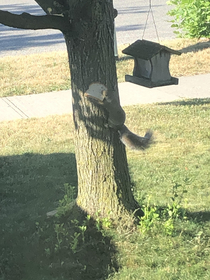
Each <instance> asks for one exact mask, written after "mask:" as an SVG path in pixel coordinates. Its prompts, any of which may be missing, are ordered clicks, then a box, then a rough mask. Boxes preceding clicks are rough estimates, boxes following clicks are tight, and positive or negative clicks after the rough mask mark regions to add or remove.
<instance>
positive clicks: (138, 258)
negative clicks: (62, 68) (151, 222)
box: [0, 99, 210, 280]
mask: <svg viewBox="0 0 210 280" xmlns="http://www.w3.org/2000/svg"><path fill="white" fill-rule="evenodd" d="M125 110H126V113H127V119H126V124H127V126H128V127H129V128H130V129H131V130H132V131H133V132H135V133H138V134H140V135H143V133H144V132H145V131H146V130H147V129H148V128H151V129H152V130H153V131H154V137H155V139H154V144H153V145H152V146H151V147H150V148H149V149H148V150H146V151H144V152H134V151H130V150H128V162H129V168H130V174H131V178H132V181H133V191H134V194H135V197H136V200H137V201H138V202H139V203H140V204H142V203H143V204H145V203H147V201H148V199H149V202H150V205H151V206H153V205H156V206H157V207H159V208H164V207H167V205H168V204H170V203H172V200H171V197H173V193H172V189H173V186H174V185H177V186H178V198H179V195H180V200H181V201H180V206H181V207H182V208H183V209H184V210H185V211H186V218H183V219H178V220H177V221H176V223H175V225H174V226H175V229H174V233H173V234H171V235H170V234H168V235H167V234H164V233H163V232H162V231H161V230H160V228H159V226H160V225H159V222H157V227H154V228H151V229H149V231H148V232H146V233H144V234H142V232H141V231H140V230H139V229H138V228H136V229H135V230H134V229H133V230H132V231H128V232H125V233H123V232H120V233H118V232H114V231H113V232H112V230H111V231H110V232H109V234H110V235H111V236H112V244H114V246H116V248H117V253H115V255H114V256H113V258H115V259H116V260H117V262H118V263H119V267H120V269H119V271H118V272H116V273H114V274H112V275H110V277H109V278H107V279H112V280H126V279H128V280H133V279H136V280H137V279H138V280H139V279H146V280H157V279H158V280H168V279H169V280H174V279H190V280H198V279H200V280H208V279H209V278H210V274H209V271H210V193H209V186H210V171H209V166H210V132H209V131H210V100H209V99H200V100H188V101H178V102H172V103H169V104H155V105H142V106H132V107H126V108H125ZM0 135H1V141H0V151H1V152H0V194H1V218H0V223H1V225H2V226H1V231H0V234H1V238H0V240H1V241H0V246H1V251H0V264H1V265H0V273H2V275H3V276H0V277H3V278H2V279H10V280H13V279H15V280H29V279H30V280H37V279H54V280H55V279H59V280H60V279H64V280H67V279H68V280H69V279H80V280H85V279H87V278H81V277H80V278H78V277H79V276H78V273H79V272H78V271H84V269H85V265H84V263H83V264H81V263H80V262H79V256H80V255H79V253H78V254H73V255H71V260H72V259H74V258H75V260H76V261H75V262H74V263H72V262H70V263H68V260H67V258H66V255H65V256H64V255H59V257H58V255H56V254H50V253H49V252H50V251H49V250H50V248H51V247H52V248H53V246H54V247H55V244H54V242H55V243H56V242H57V240H56V239H55V240H54V238H56V237H54V236H55V233H54V228H53V227H52V228H51V226H50V221H49V220H47V219H46V218H45V217H46V213H47V212H48V211H51V210H53V209H55V208H56V207H57V206H58V204H59V200H60V199H62V197H63V196H64V194H65V189H64V184H70V185H73V186H76V185H77V179H76V165H75V158H74V146H73V138H74V135H73V122H72V116H69V115H64V116H53V117H47V118H40V119H28V120H18V121H10V122H1V123H0ZM183 190H185V191H186V192H185V193H184V196H183V198H182V199H181V193H182V191H183ZM63 222H64V221H61V224H62V223H63ZM66 222H67V221H66V220H65V223H66ZM49 229H50V230H49ZM11 240H12V242H11ZM71 240H72V239H71ZM103 242H105V236H104V240H103V239H102V241H101V244H102V243H103ZM78 246H79V245H78ZM81 246H83V245H81ZM82 248H83V247H81V250H82ZM85 248H88V247H85ZM97 248H98V247H97ZM96 251H97V250H96ZM45 253H47V254H48V255H46V254H45ZM68 254H70V253H69V252H68ZM81 254H82V255H84V256H88V252H82V253H81ZM90 254H91V255H90V256H89V257H90V258H91V256H93V255H92V254H94V252H93V251H91V252H90ZM102 255H103V254H101V256H102ZM82 260H83V261H84V260H85V259H82ZM64 263H65V264H66V265H67V267H65V264H64ZM75 263H76V264H75ZM110 266H111V263H110ZM64 267H65V268H64ZM107 269H108V268H107ZM68 271H71V273H73V276H74V278H69V277H68V273H70V272H68ZM56 273H57V274H56ZM66 273H67V274H66ZM55 275H57V276H55ZM71 275H72V274H71ZM75 275H76V276H75ZM4 277H6V278H4ZM94 277H95V276H94ZM91 279H94V280H98V279H97V278H93V276H92V278H91Z"/></svg>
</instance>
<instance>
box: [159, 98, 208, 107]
mask: <svg viewBox="0 0 210 280" xmlns="http://www.w3.org/2000/svg"><path fill="white" fill-rule="evenodd" d="M209 103H210V98H193V99H185V100H178V101H171V102H162V103H157V104H158V105H173V106H199V105H205V104H209ZM207 109H209V108H207Z"/></svg>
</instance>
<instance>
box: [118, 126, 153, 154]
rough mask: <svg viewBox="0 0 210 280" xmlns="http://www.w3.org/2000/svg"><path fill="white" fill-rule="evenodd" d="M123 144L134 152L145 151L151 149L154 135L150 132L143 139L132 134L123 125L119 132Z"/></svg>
mask: <svg viewBox="0 0 210 280" xmlns="http://www.w3.org/2000/svg"><path fill="white" fill-rule="evenodd" d="M118 132H119V135H120V140H121V142H122V143H123V144H124V145H125V146H127V147H128V148H130V149H133V150H144V149H146V148H148V147H149V145H150V144H151V142H152V136H153V133H152V131H151V130H148V131H147V132H146V134H145V135H144V136H143V137H142V136H139V135H137V134H135V133H133V132H131V131H130V130H129V129H128V128H127V126H125V125H123V126H122V127H121V128H120V129H119V130H118Z"/></svg>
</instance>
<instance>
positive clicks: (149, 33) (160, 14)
mask: <svg viewBox="0 0 210 280" xmlns="http://www.w3.org/2000/svg"><path fill="white" fill-rule="evenodd" d="M149 3H150V1H149V0H148V1H145V0H138V1H137V0H130V1H127V0H114V7H115V8H116V9H117V10H118V17H117V18H116V20H115V27H116V33H117V44H118V46H119V45H122V44H125V43H133V42H134V41H136V40H138V39H142V36H143V30H144V28H145V23H146V19H147V15H148V11H149ZM151 3H152V12H153V15H154V19H155V24H156V27H157V31H158V36H159V38H160V40H162V39H172V38H174V37H175V36H174V34H173V30H172V28H171V27H170V25H171V24H170V22H168V20H169V19H170V17H169V16H167V11H168V10H169V6H168V5H167V4H166V1H165V0H155V1H152V2H151ZM0 9H1V10H7V11H9V12H13V13H17V14H21V13H22V12H28V13H31V14H34V15H41V14H44V12H43V10H42V9H41V8H40V7H39V6H38V4H37V3H36V2H35V1H34V0H1V2H0ZM143 38H144V39H148V40H154V41H157V39H158V38H157V35H156V29H155V25H154V23H153V19H152V13H151V12H150V13H149V17H148V23H147V26H146V30H145V33H144V37H143ZM65 48H66V46H65V43H64V39H63V35H62V34H61V32H59V31H54V30H38V31H33V30H21V29H15V28H9V27H6V26H3V25H1V24H0V56H7V55H19V54H29V53H37V52H44V51H56V50H65Z"/></svg>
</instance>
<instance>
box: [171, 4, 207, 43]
mask: <svg viewBox="0 0 210 280" xmlns="http://www.w3.org/2000/svg"><path fill="white" fill-rule="evenodd" d="M167 3H168V4H169V5H173V9H171V10H170V11H169V12H168V14H169V15H170V16H172V17H173V18H174V19H172V20H171V22H172V25H171V26H172V27H174V28H176V31H174V33H175V34H177V35H178V36H179V37H189V38H201V37H206V38H209V37H210V2H209V1H208V0H170V1H168V2H167ZM180 30H181V31H180Z"/></svg>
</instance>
